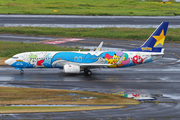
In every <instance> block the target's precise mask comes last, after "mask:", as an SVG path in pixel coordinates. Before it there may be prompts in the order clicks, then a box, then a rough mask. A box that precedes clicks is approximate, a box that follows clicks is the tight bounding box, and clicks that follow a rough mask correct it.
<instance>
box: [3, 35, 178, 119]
mask: <svg viewBox="0 0 180 120" xmlns="http://www.w3.org/2000/svg"><path fill="white" fill-rule="evenodd" d="M2 36H4V39H3V37H2ZM5 36H11V38H12V39H13V36H14V38H17V37H19V38H17V39H13V41H14V42H17V41H21V39H20V38H22V39H23V41H26V42H34V41H43V40H45V41H46V40H48V39H54V38H53V37H50V38H47V39H44V38H46V37H45V36H40V37H36V36H31V37H29V36H21V35H7V34H3V35H0V39H1V40H3V41H7V40H8V38H7V37H5ZM32 38H33V40H31V39H32ZM9 39H10V38H9ZM56 39H57V38H56ZM101 41H104V45H103V50H121V49H122V50H127V49H132V48H135V47H138V46H140V45H141V44H142V43H143V42H144V41H126V40H124V41H123V40H110V39H106V40H101V39H85V40H82V41H76V42H67V43H64V44H59V45H57V46H77V47H87V48H91V49H92V50H93V49H94V48H95V47H96V46H98V44H99V43H100V42H101ZM179 46H180V44H174V43H165V44H164V48H165V56H164V58H162V59H159V60H156V61H154V62H152V63H148V64H144V65H139V66H134V67H127V68H121V69H94V70H92V72H93V74H92V76H85V75H84V74H83V72H82V73H81V74H70V75H67V74H64V73H63V71H62V70H59V69H24V70H25V74H24V75H20V74H19V71H18V70H15V69H14V68H11V67H7V66H1V67H0V86H12V87H28V88H50V89H68V90H81V91H84V90H86V91H97V92H115V91H127V90H128V91H138V92H143V93H148V94H151V95H154V96H155V97H156V98H157V100H158V101H161V102H163V103H159V104H155V103H142V104H140V105H138V106H127V108H125V109H111V110H95V111H79V112H62V113H25V114H0V118H1V119H48V118H49V119H53V120H54V119H75V118H76V119H102V120H104V119H108V120H109V119H121V120H126V119H127V117H129V118H131V119H133V118H134V119H136V120H139V119H149V120H150V119H155V120H159V119H160V120H162V119H163V120H166V119H167V120H168V119H171V120H176V119H177V120H178V119H180V114H179V111H180V104H179V102H180V99H179V98H180V88H179V86H180V82H179V77H180V75H179V72H180V65H179V62H180V60H179V59H180V57H179V56H180V53H179V50H180V47H179ZM161 95H162V96H161ZM167 102H170V103H167Z"/></svg>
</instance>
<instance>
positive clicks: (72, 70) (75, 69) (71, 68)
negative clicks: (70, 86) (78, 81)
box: [64, 64, 80, 73]
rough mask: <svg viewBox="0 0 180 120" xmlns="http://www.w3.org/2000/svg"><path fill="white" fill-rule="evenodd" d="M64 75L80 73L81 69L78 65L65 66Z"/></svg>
mask: <svg viewBox="0 0 180 120" xmlns="http://www.w3.org/2000/svg"><path fill="white" fill-rule="evenodd" d="M64 73H80V67H79V66H77V65H71V64H66V65H64Z"/></svg>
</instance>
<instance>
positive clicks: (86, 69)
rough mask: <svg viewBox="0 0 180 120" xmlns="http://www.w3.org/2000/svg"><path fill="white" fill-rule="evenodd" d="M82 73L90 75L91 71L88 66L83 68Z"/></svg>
mask: <svg viewBox="0 0 180 120" xmlns="http://www.w3.org/2000/svg"><path fill="white" fill-rule="evenodd" d="M84 73H85V74H86V75H89V76H90V75H92V72H91V71H90V70H89V69H88V68H85V69H84Z"/></svg>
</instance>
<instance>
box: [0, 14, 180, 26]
mask: <svg viewBox="0 0 180 120" xmlns="http://www.w3.org/2000/svg"><path fill="white" fill-rule="evenodd" d="M179 21H180V16H157V17H149V16H72V15H0V26H6V27H7V26H32V27H64V28H79V27H85V28H87V27H89V28H101V27H118V28H120V27H130V28H152V27H153V28H156V27H157V26H158V25H159V24H160V23H161V22H169V23H170V25H169V28H180V22H179Z"/></svg>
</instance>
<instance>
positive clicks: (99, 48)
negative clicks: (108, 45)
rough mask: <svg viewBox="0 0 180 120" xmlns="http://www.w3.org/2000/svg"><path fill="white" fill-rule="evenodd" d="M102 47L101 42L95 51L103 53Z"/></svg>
mask: <svg viewBox="0 0 180 120" xmlns="http://www.w3.org/2000/svg"><path fill="white" fill-rule="evenodd" d="M102 45H103V42H101V43H100V44H99V46H98V47H97V48H96V50H95V51H101V48H102Z"/></svg>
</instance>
